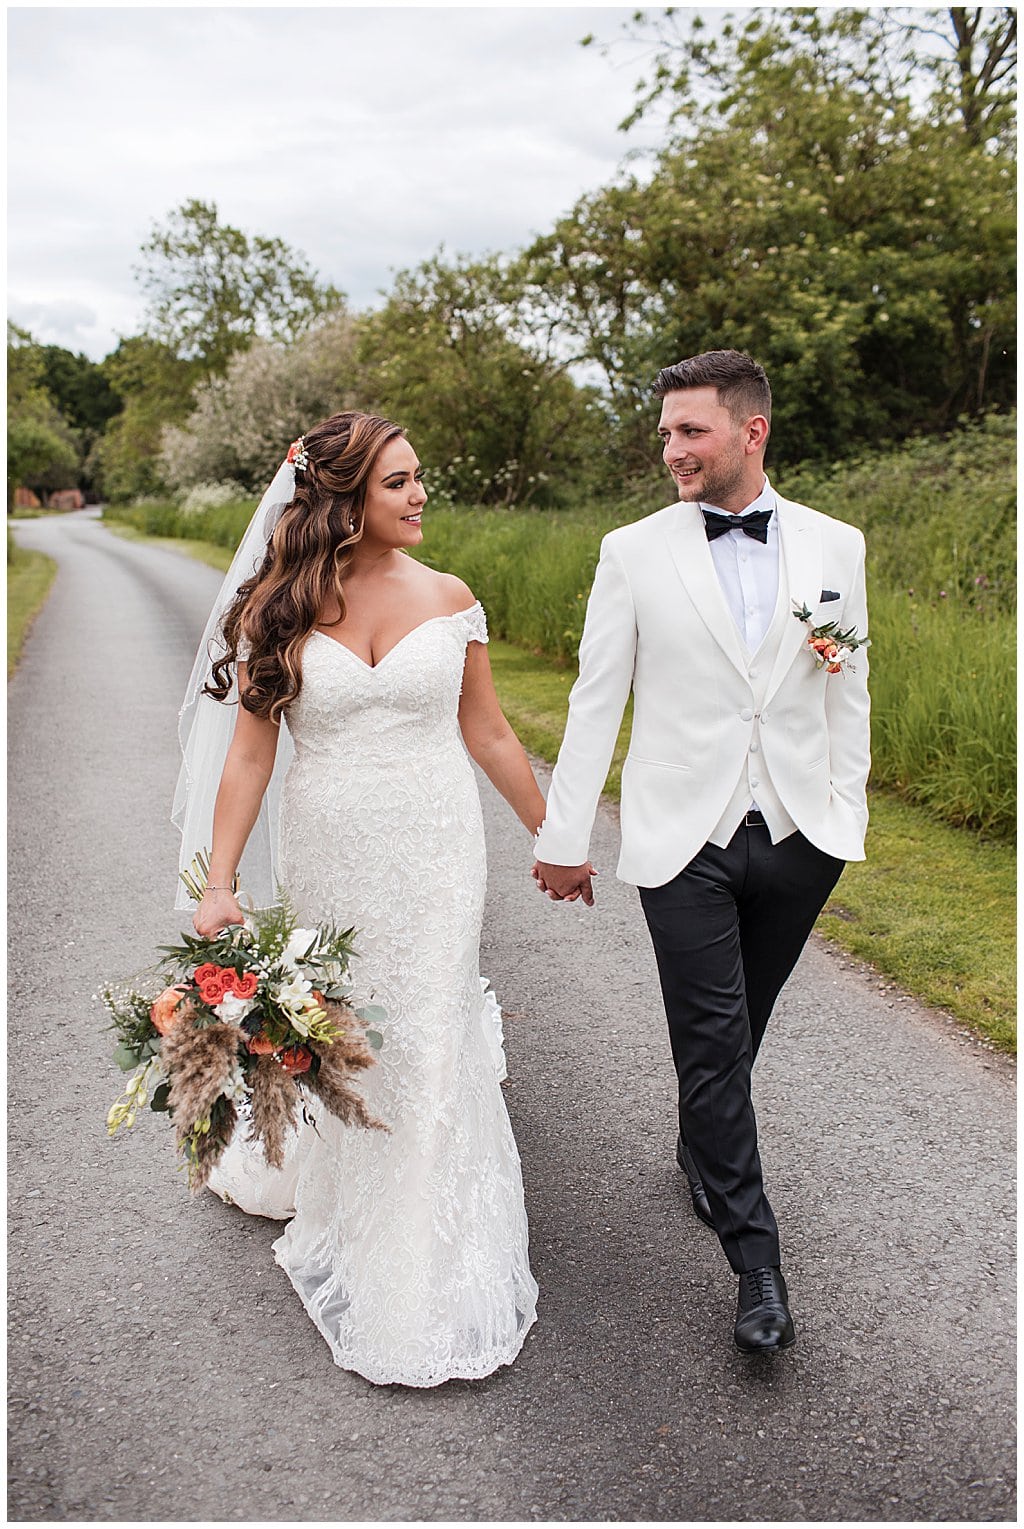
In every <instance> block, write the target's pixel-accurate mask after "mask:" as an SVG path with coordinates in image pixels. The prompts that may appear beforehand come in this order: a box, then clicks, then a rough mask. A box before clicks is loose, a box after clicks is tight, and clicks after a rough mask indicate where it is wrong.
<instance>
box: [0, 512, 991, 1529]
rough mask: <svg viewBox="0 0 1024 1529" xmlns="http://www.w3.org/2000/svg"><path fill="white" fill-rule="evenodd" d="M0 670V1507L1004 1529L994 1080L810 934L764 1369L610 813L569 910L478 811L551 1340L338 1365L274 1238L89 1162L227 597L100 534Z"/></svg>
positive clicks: (101, 1141)
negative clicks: (2, 1405)
mask: <svg viewBox="0 0 1024 1529" xmlns="http://www.w3.org/2000/svg"><path fill="white" fill-rule="evenodd" d="M16 535H17V538H18V540H19V541H20V542H21V543H22V544H23V545H25V546H31V547H37V548H40V549H42V550H44V551H46V552H50V553H51V554H52V555H53V556H55V557H56V558H57V559H58V561H59V563H60V571H59V574H58V578H57V581H56V583H55V585H54V588H53V592H52V595H51V598H50V601H49V603H48V605H47V606H46V608H45V610H44V611H43V613H42V615H41V616H40V617H39V619H38V621H37V623H36V625H35V627H34V629H33V631H32V634H31V636H30V638H29V641H28V643H27V646H26V649H25V653H24V657H23V660H22V663H21V666H20V668H19V670H18V672H17V674H16V675H15V677H14V679H13V681H12V682H11V685H10V691H9V699H10V713H9V715H10V722H9V740H10V761H11V780H10V799H9V802H10V806H9V811H10V819H9V823H10V1029H11V1035H10V1043H9V1053H8V1083H9V1093H10V1119H9V1132H10V1135H9V1174H10V1188H9V1211H10V1238H9V1252H8V1276H9V1293H10V1326H9V1342H10V1358H9V1378H10V1390H11V1412H12V1419H13V1433H12V1442H11V1449H10V1466H11V1478H12V1485H11V1497H10V1515H11V1517H12V1518H14V1519H16V1520H19V1521H24V1520H34V1521H45V1520H51V1521H67V1520H86V1521H98V1520H103V1521H110V1520H139V1519H158V1520H174V1521H181V1520H201V1519H212V1520H215V1521H240V1520H247V1519H249V1520H260V1521H281V1520H284V1521H297V1520H322V1519H331V1520H366V1519H369V1520H417V1519H419V1520H436V1521H440V1520H456V1521H467V1520H507V1521H522V1520H631V1521H635V1520H645V1521H650V1520H655V1521H674V1520H709V1521H731V1520H736V1521H746V1520H757V1521H786V1520H819V1521H821V1520H825V1521H828V1520H894V1521H895V1520H904V1521H905V1520H989V1521H992V1520H997V1521H998V1520H1004V1519H1005V1520H1008V1519H1012V1518H1013V1517H1014V1513H1015V1498H1014V1489H1013V1465H1014V1458H1015V1453H1014V1446H1013V1441H1012V1433H1013V1426H1014V1350H1013V1324H1014V1287H1013V1277H1014V1276H1013V1262H1012V1260H1013V1214H1014V1208H1015V1201H1014V1193H1013V1185H1012V1175H1013V1163H1014V1156H1013V1147H1014V1126H1015V1111H1014V1099H1013V1088H1014V1074H1013V1070H1012V1068H1011V1067H1010V1066H1009V1064H1007V1063H1006V1062H1005V1061H1004V1060H1003V1059H1002V1058H1001V1057H999V1056H998V1055H996V1054H994V1053H992V1052H990V1051H988V1050H986V1049H985V1048H983V1047H981V1046H979V1045H977V1044H976V1043H974V1042H972V1041H971V1040H970V1039H969V1038H967V1037H966V1036H965V1035H963V1034H962V1033H961V1032H960V1031H959V1030H958V1029H957V1028H956V1027H955V1026H954V1025H952V1024H951V1022H949V1021H948V1020H946V1019H945V1018H943V1017H942V1016H938V1015H935V1014H933V1013H931V1012H929V1011H928V1010H926V1009H924V1008H922V1007H921V1006H919V1005H918V1004H916V1003H915V1002H913V1001H912V1000H909V999H906V998H904V997H903V996H902V995H900V994H899V993H897V992H895V991H894V990H892V989H891V988H889V987H887V986H886V985H885V984H884V983H882V982H881V981H880V980H879V979H877V978H875V977H873V976H872V975H871V974H870V973H869V972H867V971H866V970H865V969H863V968H858V967H856V966H854V964H853V963H850V962H846V961H844V960H843V959H842V958H841V957H839V956H837V955H836V954H834V953H832V952H830V951H829V950H827V949H826V948H825V947H824V946H823V945H822V944H819V943H814V944H812V945H811V946H810V947H809V948H808V950H807V952H806V953H805V956H804V958H803V960H802V961H801V963H800V966H799V968H798V970H797V972H796V973H795V974H794V977H793V979H792V980H791V982H790V984H789V985H788V987H787V989H786V991H785V993H784V994H783V996H782V999H781V1000H780V1004H779V1007H778V1010H777V1013H776V1016H775V1019H774V1020H773V1025H772V1029H771V1030H770V1032H769V1038H768V1041H767V1043H766V1047H765V1051H764V1054H763V1059H762V1061H761V1062H759V1064H758V1070H757V1073H756V1094H757V1100H758V1110H759V1118H760V1122H761V1132H762V1151H763V1157H764V1161H765V1165H766V1173H767V1178H768V1184H769V1190H770V1193H771V1195H772V1199H773V1203H774V1205H775V1209H776V1212H777V1215H778V1218H779V1221H780V1224H781V1227H782V1232H783V1247H784V1258H785V1269H786V1273H787V1277H788V1279H789V1283H790V1290H791V1293H792V1297H793V1305H794V1314H795V1317H796V1321H797V1325H798V1331H799V1341H798V1343H797V1346H796V1347H795V1348H794V1349H793V1350H791V1351H790V1352H789V1353H788V1354H787V1355H784V1356H779V1357H776V1358H774V1359H750V1358H745V1357H744V1356H742V1355H740V1354H739V1353H738V1352H736V1351H735V1350H734V1348H733V1345H732V1341H731V1326H732V1319H733V1312H734V1301H735V1292H734V1284H733V1279H732V1276H731V1274H730V1272H729V1270H728V1267H727V1265H726V1263H725V1260H724V1258H723V1256H722V1254H721V1252H720V1250H719V1248H718V1245H717V1243H716V1242H715V1240H714V1238H713V1237H712V1235H711V1234H710V1233H709V1232H708V1231H707V1230H706V1229H705V1228H704V1227H703V1226H701V1225H700V1223H698V1222H697V1221H696V1220H695V1219H694V1218H693V1217H692V1215H691V1214H690V1213H689V1209H688V1203H687V1198H686V1195H685V1192H684V1190H683V1187H682V1185H681V1183H680V1179H679V1176H678V1174H677V1172H676V1169H675V1167H674V1164H673V1157H672V1149H673V1142H674V1135H675V1127H674V1123H673V1086H672V1085H673V1076H672V1070H671V1065H670V1061H669V1055H668V1046H667V1041H666V1038H665V1035H664V1034H663V1019H662V1017H661V1013H660V1007H659V999H658V990H657V983H656V979H655V971H654V963H653V959H652V957H651V954H650V951H649V949H648V946H647V942H646V932H645V929H644V927H643V921H642V918H641V915H640V911H639V906H638V904H637V902H636V896H635V893H634V892H633V891H632V890H631V889H630V888H628V887H625V886H623V885H621V884H620V883H618V882H616V881H615V879H614V875H613V867H614V861H615V844H616V828H615V821H614V815H613V813H612V812H611V811H607V812H603V813H602V816H601V818H600V821H599V824H598V828H597V832H596V836H595V841H594V857H595V860H596V862H597V864H598V865H599V867H600V868H601V869H602V870H603V872H604V874H603V875H602V876H601V878H600V880H599V883H598V906H597V907H596V908H595V909H593V910H586V909H584V908H582V907H579V906H577V905H574V906H562V907H556V906H554V905H552V904H550V903H548V902H547V901H546V900H545V899H544V898H542V897H540V896H539V895H538V894H537V892H536V891H535V889H534V887H533V884H532V882H530V880H529V878H528V875H527V870H528V865H529V843H528V841H527V838H526V836H525V834H524V833H523V831H522V830H521V828H520V827H519V825H518V824H517V823H516V822H515V820H514V819H513V817H512V815H511V813H510V812H509V811H508V810H507V809H506V808H505V806H504V804H503V803H501V802H500V801H499V800H497V799H495V798H494V796H493V793H491V792H490V790H489V788H488V790H487V791H486V792H485V810H486V814H487V823H488V836H489V848H490V898H489V905H488V915H487V920H486V928H485V940H484V952H483V970H484V971H485V972H486V973H487V974H488V975H489V976H490V978H491V979H492V981H493V983H494V986H495V989H496V991H497V992H498V994H499V996H500V998H501V1000H502V1002H503V1004H504V1006H505V1008H506V1011H507V1016H508V1019H507V1025H506V1031H507V1038H508V1050H509V1058H510V1070H511V1081H510V1083H509V1085H508V1089H507V1098H508V1105H509V1109H510V1112H511V1115H512V1119H513V1124H514V1126H515V1129H516V1135H517V1138H518V1141H519V1145H520V1150H521V1152H522V1157H523V1167H524V1175H525V1181H526V1192H527V1205H528V1210H529V1213H530V1224H531V1253H532V1262H533V1268H534V1272H535V1274H536V1276H537V1278H538V1280H539V1282H540V1289H541V1299H540V1308H539V1310H540V1319H539V1321H538V1323H537V1326H536V1327H535V1329H534V1330H533V1332H532V1334H531V1335H530V1337H529V1339H528V1340H527V1344H526V1347H525V1349H524V1351H523V1353H522V1355H521V1356H520V1358H519V1360H518V1361H517V1363H516V1364H515V1365H514V1366H512V1367H510V1368H508V1369H505V1370H502V1371H500V1372H499V1373H497V1374H496V1375H493V1376H491V1377H489V1378H488V1379H487V1380H485V1381H479V1382H455V1383H452V1384H449V1385H447V1386H444V1387H441V1388H439V1389H437V1390H433V1391H412V1390H404V1389H402V1388H400V1387H387V1388H381V1389H375V1388H374V1387H372V1386H370V1385H369V1384H368V1383H367V1382H365V1381H363V1380H362V1379H360V1378H359V1377H357V1376H353V1375H350V1374H347V1373H345V1372H344V1371H342V1370H339V1369H336V1368H335V1366H334V1365H333V1364H332V1362H331V1359H330V1354H329V1351H328V1349H327V1347H326V1345H325V1344H324V1343H323V1341H322V1339H321V1338H320V1337H319V1335H318V1334H317V1333H316V1331H315V1330H314V1328H313V1327H312V1325H311V1324H310V1323H309V1321H308V1320H307V1318H306V1316H305V1314H304V1312H303V1310H302V1308H301V1307H300V1306H299V1304H298V1302H297V1300H296V1299H295V1298H294V1296H293V1294H292V1291H291V1287H290V1286H289V1285H288V1283H287V1281H286V1279H285V1276H284V1275H283V1274H282V1273H281V1272H280V1271H279V1270H278V1269H277V1268H276V1266H275V1265H274V1263H273V1260H272V1257H271V1253H270V1244H271V1242H272V1241H273V1239H274V1238H275V1236H276V1235H277V1227H276V1226H275V1225H274V1224H273V1223H270V1222H265V1221H261V1220H251V1219H248V1218H246V1217H244V1216H243V1215H241V1213H239V1212H237V1211H235V1210H234V1209H231V1208H228V1207H225V1206H223V1205H221V1204H220V1203H219V1202H218V1201H216V1200H215V1199H214V1198H213V1197H212V1196H210V1195H203V1196H201V1197H199V1198H198V1199H194V1200H193V1199H190V1197H189V1195H188V1192H187V1190H186V1187H185V1184H184V1182H183V1179H182V1176H181V1175H180V1174H179V1173H176V1172H175V1171H174V1154H173V1148H172V1143H171V1139H170V1136H169V1133H168V1132H167V1130H166V1127H165V1126H164V1124H163V1122H161V1121H158V1120H157V1119H155V1118H150V1119H147V1120H145V1121H144V1122H143V1123H142V1124H141V1125H140V1127H137V1128H136V1130H135V1132H134V1133H133V1134H132V1135H131V1136H129V1137H128V1138H125V1139H118V1140H116V1141H114V1142H109V1141H108V1140H107V1137H106V1133H105V1125H104V1121H105V1114H106V1110H107V1107H108V1105H109V1103H110V1101H111V1100H112V1098H113V1097H114V1096H115V1095H116V1094H117V1092H118V1091H119V1076H120V1075H119V1074H117V1073H116V1072H115V1071H114V1069H113V1068H112V1066H111V1063H110V1059H109V1058H110V1044H109V1035H108V1033H106V1032H105V1031H104V1024H105V1016H104V1014H103V1010H102V1008H101V1006H100V1005H99V1004H98V1003H96V1002H94V1001H93V999H92V996H91V995H92V994H94V993H95V992H96V991H97V989H98V988H99V986H100V985H101V984H102V983H103V982H104V981H106V980H109V979H111V978H113V977H117V976H121V975H126V974H130V973H131V972H133V971H136V970H137V969H139V968H140V967H141V966H143V965H145V964H146V963H147V962H148V961H149V960H150V959H151V953H152V952H153V950H154V947H155V946H157V945H158V944H160V943H161V942H163V941H166V940H169V939H171V938H173V937H174V935H175V934H176V933H177V931H178V930H179V929H180V928H181V927H182V918H181V915H177V914H175V913H174V912H173V911H172V908H171V902H172V890H173V885H174V877H175V870H176V853H177V846H176V842H175V834H174V831H173V830H172V829H171V827H170V826H169V824H168V821H167V813H168V809H169V803H170V800H171V794H172V790H173V785H174V780H175V775H176V772H177V757H176V741H175V720H176V710H177V705H178V700H179V696H180V693H181V691H182V689H183V687H184V683H185V680H186V678H187V675H188V671H189V667H190V664H191V660H192V654H193V647H194V644H195V642H196V640H197V636H198V633H199V631H200V630H201V627H202V624H203V620H204V619H205V616H206V612H207V609H208V606H209V604H210V601H211V598H212V595H213V593H214V591H215V589H216V587H217V584H218V575H216V574H215V573H214V572H212V571H211V570H209V569H206V568H204V567H202V566H201V565H198V564H195V563H193V562H191V561H190V560H188V559H186V558H184V557H182V556H180V555H178V554H175V553H171V552H165V551H161V550H158V549H155V548H151V547H147V546H143V545H139V544H133V543H129V542H125V541H123V540H120V539H118V538H116V537H115V536H113V535H112V534H111V533H110V532H108V531H107V530H105V529H104V528H103V527H102V526H101V525H100V524H98V523H97V522H96V521H95V520H94V519H92V518H90V517H89V516H88V515H87V514H85V515H83V514H79V515H72V516H66V517H62V518H60V519H41V520H36V521H30V522H24V523H22V524H21V525H20V526H18V527H17V530H16Z"/></svg>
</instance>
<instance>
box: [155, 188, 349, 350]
mask: <svg viewBox="0 0 1024 1529" xmlns="http://www.w3.org/2000/svg"><path fill="white" fill-rule="evenodd" d="M142 257H143V264H142V265H141V266H140V267H139V268H138V269H137V273H136V274H137V276H138V278H139V280H140V282H141V285H142V287H143V290H144V291H145V292H146V294H147V295H148V298H149V304H150V310H149V327H150V329H151V331H152V334H153V335H154V336H155V337H156V338H157V339H159V340H162V341H163V342H164V343H165V344H167V345H168V346H169V347H170V348H171V350H173V351H174V352H175V353H176V354H177V355H180V356H182V357H184V358H186V359H195V360H197V361H199V362H200V364H201V366H202V369H203V370H204V371H207V372H223V370H224V368H225V367H226V366H227V363H228V360H229V359H230V357H231V356H232V355H234V354H235V353H236V352H237V351H239V350H244V349H246V347H247V346H248V345H250V344H251V343H252V341H253V340H254V339H256V338H258V337H259V338H263V339H271V340H280V341H284V342H288V341H291V340H294V339H296V338H297V337H298V336H299V335H300V334H302V333H303V331H304V330H306V329H308V328H309V326H310V325H311V324H312V323H313V322H314V321H315V320H316V319H317V318H319V317H320V316H321V315H322V314H324V313H327V312H330V311H331V310H333V309H337V308H339V307H341V306H342V304H343V301H344V299H343V296H342V294H341V293H340V292H339V291H338V290H337V289H336V288H335V287H333V286H331V285H330V284H329V283H323V282H321V281H320V280H319V279H318V277H317V276H316V273H315V272H314V271H313V270H312V268H311V267H310V265H309V263H308V262H307V260H306V258H305V256H304V255H302V254H300V253H299V252H298V251H296V250H292V249H290V248H289V246H288V245H287V244H285V243H284V241H283V240H281V239H268V238H264V237H262V236H261V235H249V234H245V233H243V232H242V231H241V230H240V229H237V228H232V227H231V225H230V224H227V223H222V222H221V221H220V218H219V216H218V212H217V207H216V204H215V203H213V202H202V201H198V200H195V199H193V200H191V201H188V202H185V203H183V204H182V206H181V207H179V208H177V209H176V210H175V211H174V212H172V213H171V214H170V216H169V217H168V219H167V221H166V223H165V224H164V225H162V226H161V225H159V224H157V225H154V228H153V231H152V233H151V235H150V237H149V239H148V240H147V241H146V243H145V244H143V246H142Z"/></svg>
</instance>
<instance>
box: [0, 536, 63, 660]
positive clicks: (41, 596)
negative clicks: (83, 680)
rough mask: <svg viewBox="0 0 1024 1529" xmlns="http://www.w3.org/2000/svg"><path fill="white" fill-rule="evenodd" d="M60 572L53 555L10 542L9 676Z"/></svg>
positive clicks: (8, 592) (8, 561)
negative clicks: (30, 628) (54, 579)
mask: <svg viewBox="0 0 1024 1529" xmlns="http://www.w3.org/2000/svg"><path fill="white" fill-rule="evenodd" d="M56 572H57V564H56V563H55V562H54V561H53V558H52V557H46V556H45V555H44V554H43V553H42V552H29V551H27V550H26V549H25V548H24V547H17V546H14V545H13V543H12V541H11V539H10V533H8V544H7V678H8V679H10V677H11V675H12V674H13V673H14V670H15V669H16V668H17V664H18V659H19V658H20V657H21V650H22V647H23V645H24V642H25V638H26V637H27V635H28V629H29V627H30V626H31V625H32V622H33V621H34V619H35V618H36V616H37V615H38V614H39V612H40V611H41V610H42V608H43V604H44V603H45V600H46V597H47V595H48V594H49V592H50V585H51V584H52V583H53V576H54V574H55V573H56Z"/></svg>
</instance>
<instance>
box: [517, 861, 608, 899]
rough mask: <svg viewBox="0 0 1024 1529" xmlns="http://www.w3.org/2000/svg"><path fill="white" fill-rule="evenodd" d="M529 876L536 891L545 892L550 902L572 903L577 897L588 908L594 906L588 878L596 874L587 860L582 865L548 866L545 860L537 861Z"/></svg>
mask: <svg viewBox="0 0 1024 1529" xmlns="http://www.w3.org/2000/svg"><path fill="white" fill-rule="evenodd" d="M530 875H531V876H532V877H533V879H534V881H535V882H536V883H537V887H538V889H539V890H540V891H541V892H546V893H547V895H548V896H549V897H550V898H551V900H552V902H556V903H562V902H565V903H574V902H575V901H576V899H577V897H582V899H583V901H584V902H585V903H586V905H587V907H588V908H592V907H593V906H594V889H593V887H592V886H591V883H590V878H591V876H596V875H597V872H596V871H595V869H594V867H593V866H592V865H591V863H590V861H589V860H586V861H584V863H583V864H582V865H549V864H548V862H547V861H546V860H537V861H535V862H534V866H533V870H532V871H531V872H530Z"/></svg>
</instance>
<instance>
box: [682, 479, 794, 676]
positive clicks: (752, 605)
mask: <svg viewBox="0 0 1024 1529" xmlns="http://www.w3.org/2000/svg"><path fill="white" fill-rule="evenodd" d="M700 508H701V510H705V509H707V510H714V511H715V514H716V515H724V514H726V513H727V512H726V511H725V510H720V509H718V508H717V506H716V505H713V504H707V505H705V504H701V506H700ZM757 510H771V511H773V512H774V511H775V491H774V489H773V488H772V486H771V484H770V483H769V482H768V479H767V478H765V480H764V487H763V488H762V490H761V492H760V493H759V494H758V496H757V498H756V499H755V500H754V502H753V504H748V505H747V507H746V509H745V510H743V511H741V512H740V514H738V515H736V516H735V517H734V518H735V519H736V520H738V521H740V522H741V523H742V521H743V520H744V519H745V518H746V516H748V515H752V514H754V512H755V511H757ZM708 550H709V552H710V553H711V561H712V562H713V563H714V565H715V572H716V573H717V574H718V582H719V584H720V585H721V586H722V594H723V595H724V596H725V603H726V605H727V606H728V607H729V612H730V614H731V616H732V619H733V621H734V622H735V623H736V629H737V631H738V632H739V634H740V636H741V637H742V638H743V641H744V642H745V644H746V647H747V651H748V653H751V654H753V653H756V652H757V650H758V648H759V647H760V646H761V643H762V642H763V641H764V636H765V633H766V632H767V630H768V628H769V626H770V625H771V621H772V617H773V616H774V615H775V602H776V600H777V599H778V597H779V517H778V515H777V514H775V513H773V514H772V518H771V520H770V521H769V522H768V540H767V542H759V541H757V540H755V538H754V537H753V536H747V535H746V533H745V532H743V531H729V532H727V533H726V534H725V535H724V536H716V537H715V539H714V541H713V542H709V544H708Z"/></svg>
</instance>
